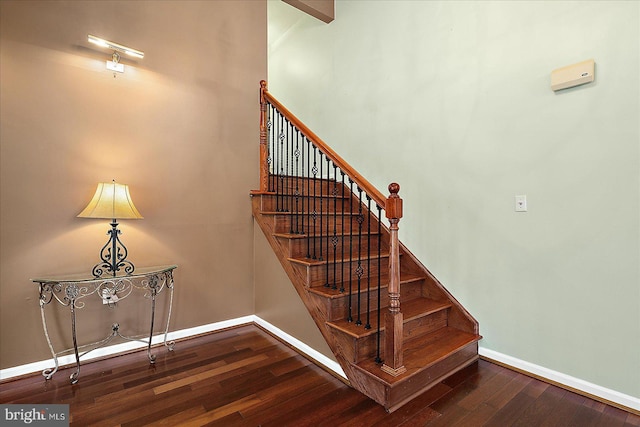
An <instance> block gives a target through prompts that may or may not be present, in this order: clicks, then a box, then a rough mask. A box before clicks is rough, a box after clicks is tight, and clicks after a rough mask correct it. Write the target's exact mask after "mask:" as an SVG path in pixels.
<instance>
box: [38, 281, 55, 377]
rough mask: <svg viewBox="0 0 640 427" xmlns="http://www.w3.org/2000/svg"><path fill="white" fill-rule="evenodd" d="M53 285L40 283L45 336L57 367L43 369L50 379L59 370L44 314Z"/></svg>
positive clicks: (43, 372) (45, 375)
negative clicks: (48, 294)
mask: <svg viewBox="0 0 640 427" xmlns="http://www.w3.org/2000/svg"><path fill="white" fill-rule="evenodd" d="M51 292H52V289H51V285H50V284H44V283H40V316H41V318H42V329H43V330H44V336H45V338H46V339H47V344H48V345H49V351H51V357H52V358H53V362H54V363H55V367H53V368H47V369H45V370H44V371H42V375H43V376H44V378H45V379H47V380H50V379H51V377H53V374H55V373H56V372H58V366H59V365H58V355H57V354H56V352H55V351H54V350H53V344H51V338H49V330H48V329H47V319H46V317H45V314H44V306H45V305H47V304H49V302H51V299H50V298H48V297H47V296H46V294H47V293H51Z"/></svg>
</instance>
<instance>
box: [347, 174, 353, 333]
mask: <svg viewBox="0 0 640 427" xmlns="http://www.w3.org/2000/svg"><path fill="white" fill-rule="evenodd" d="M352 264H353V181H352V180H351V178H349V262H348V264H347V265H348V268H349V317H348V318H347V320H348V321H349V322H353V304H352V303H353V301H352V299H353V281H352V278H351V270H353V269H352V268H351V266H352Z"/></svg>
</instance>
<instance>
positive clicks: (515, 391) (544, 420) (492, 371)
mask: <svg viewBox="0 0 640 427" xmlns="http://www.w3.org/2000/svg"><path fill="white" fill-rule="evenodd" d="M155 353H156V354H158V357H157V361H156V364H155V365H149V363H148V359H147V357H146V353H145V352H136V353H131V354H126V355H122V356H118V357H113V358H110V359H106V360H102V361H98V362H91V363H87V364H85V365H82V368H81V372H80V381H79V382H78V383H77V384H76V385H70V384H69V381H68V376H69V374H70V370H69V369H63V370H61V371H58V373H57V374H56V375H55V376H54V378H53V379H51V380H49V381H45V379H44V378H43V377H42V376H41V375H39V374H38V375H33V376H29V377H26V378H21V379H18V380H14V381H8V382H4V383H2V384H0V403H31V404H40V403H66V404H69V405H70V413H71V423H70V425H71V426H141V425H151V426H205V425H206V426H225V427H227V426H230V427H233V426H264V427H266V426H278V427H280V426H330V427H338V426H349V427H357V426H361V427H368V426H394V427H395V426H405V427H409V426H429V427H437V426H447V427H449V426H464V427H467V426H499V427H505V426H536V427H537V426H554V427H555V426H578V427H595V426H603V427H630V426H640V416H637V415H634V414H630V413H628V412H625V411H622V410H620V409H617V408H614V407H611V406H608V405H605V404H603V403H599V402H596V401H593V400H590V399H587V398H585V397H582V396H579V395H577V394H574V393H571V392H568V391H566V390H563V389H561V388H558V387H555V386H553V385H549V384H546V383H544V382H541V381H538V380H536V379H533V378H529V377H527V376H524V375H522V374H519V373H516V372H513V371H510V370H508V369H505V368H503V367H500V366H497V365H495V364H492V363H489V362H486V361H482V360H481V361H479V362H478V363H476V364H474V365H472V366H470V367H468V368H467V369H465V370H463V371H462V372H459V373H458V374H456V375H454V376H453V377H451V378H449V379H448V380H446V381H444V382H442V383H440V384H438V385H437V386H436V387H434V388H432V389H431V390H429V391H427V392H426V393H424V394H423V395H421V396H419V397H418V398H416V399H414V400H413V401H411V402H409V403H408V404H406V405H405V406H403V407H402V408H400V409H398V410H397V411H396V412H394V413H392V414H388V413H386V412H385V411H384V409H383V408H382V407H381V406H379V405H378V404H376V403H374V402H373V401H372V400H370V399H368V398H367V397H365V396H364V395H362V394H361V393H359V392H357V391H355V390H353V389H351V388H350V387H348V386H347V385H345V384H344V383H343V382H342V381H340V380H339V379H337V378H335V377H333V376H332V375H330V374H329V373H327V372H325V371H324V370H322V369H321V368H319V367H317V366H315V365H314V364H312V363H311V362H310V361H308V360H307V359H305V358H304V357H302V356H301V355H299V354H298V353H297V352H295V351H294V350H292V349H291V348H289V347H288V346H287V345H285V344H283V343H281V342H280V341H279V340H277V339H276V338H274V337H272V336H271V335H269V334H268V333H266V332H264V331H263V330H261V329H260V328H258V327H257V326H254V325H247V326H242V327H238V328H234V329H230V330H227V331H223V332H218V333H215V334H209V335H204V336H200V337H197V338H193V339H189V340H185V341H181V342H178V343H177V344H176V350H175V351H174V352H167V351H166V350H165V349H164V348H158V349H156V350H155Z"/></svg>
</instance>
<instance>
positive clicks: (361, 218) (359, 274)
mask: <svg viewBox="0 0 640 427" xmlns="http://www.w3.org/2000/svg"><path fill="white" fill-rule="evenodd" d="M363 222H364V216H363V215H362V188H360V186H358V266H357V267H356V276H357V277H358V307H357V311H358V313H357V317H358V319H357V320H356V325H362V319H361V318H360V312H361V311H362V310H361V302H362V274H363V273H364V271H363V268H362V223H363Z"/></svg>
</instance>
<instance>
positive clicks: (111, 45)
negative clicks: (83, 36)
mask: <svg viewBox="0 0 640 427" xmlns="http://www.w3.org/2000/svg"><path fill="white" fill-rule="evenodd" d="M87 40H88V41H89V42H90V43H93V44H95V45H98V46H100V47H104V48H107V49H113V55H112V56H111V61H107V69H109V70H111V71H114V72H115V71H117V72H119V73H124V64H121V63H120V53H124V54H126V55H129V56H132V57H134V58H144V52H142V51H141V50H137V49H134V48H132V47H127V46H124V45H121V44H119V43H115V42H111V41H109V40H105V39H102V38H100V37H96V36H93V35H91V34H89V35H88V37H87ZM118 52H120V53H118ZM114 77H115V74H114Z"/></svg>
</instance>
